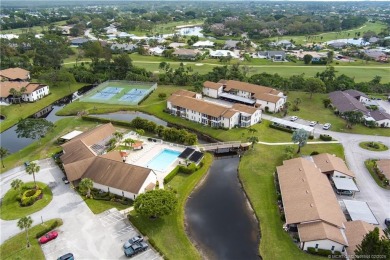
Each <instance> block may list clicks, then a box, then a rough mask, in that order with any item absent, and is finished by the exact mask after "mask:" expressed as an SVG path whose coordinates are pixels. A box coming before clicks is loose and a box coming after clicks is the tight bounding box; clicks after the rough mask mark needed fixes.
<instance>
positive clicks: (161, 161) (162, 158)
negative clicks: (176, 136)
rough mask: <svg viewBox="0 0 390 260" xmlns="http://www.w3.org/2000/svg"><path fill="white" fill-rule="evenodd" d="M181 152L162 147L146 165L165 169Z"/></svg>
mask: <svg viewBox="0 0 390 260" xmlns="http://www.w3.org/2000/svg"><path fill="white" fill-rule="evenodd" d="M180 154H181V152H178V151H173V150H169V149H164V150H163V151H161V152H160V153H159V154H158V155H156V156H155V157H154V158H153V159H152V160H150V161H149V162H148V164H147V166H148V167H149V168H151V169H153V170H156V171H165V170H166V168H168V166H170V165H171V164H172V163H173V162H174V161H175V160H176V159H177V157H179V155H180Z"/></svg>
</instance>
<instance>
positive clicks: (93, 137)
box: [62, 123, 115, 148]
mask: <svg viewBox="0 0 390 260" xmlns="http://www.w3.org/2000/svg"><path fill="white" fill-rule="evenodd" d="M113 133H115V128H114V126H113V125H112V124H111V123H108V124H104V125H100V126H98V127H96V128H94V129H91V130H89V131H87V132H84V133H82V134H80V135H78V136H76V137H75V138H73V139H72V140H70V141H69V142H67V143H65V144H63V145H62V147H63V148H65V147H66V146H67V145H69V144H71V143H73V142H75V141H77V140H82V141H83V143H84V144H85V145H87V146H91V145H93V144H96V143H98V142H99V141H101V140H104V139H106V138H108V137H109V136H111V135H112V134H113Z"/></svg>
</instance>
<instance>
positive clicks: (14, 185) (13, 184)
mask: <svg viewBox="0 0 390 260" xmlns="http://www.w3.org/2000/svg"><path fill="white" fill-rule="evenodd" d="M23 184H24V183H23V181H22V180H20V179H14V180H13V181H12V182H11V187H12V189H14V190H17V191H19V194H20V191H21V189H22V187H23Z"/></svg>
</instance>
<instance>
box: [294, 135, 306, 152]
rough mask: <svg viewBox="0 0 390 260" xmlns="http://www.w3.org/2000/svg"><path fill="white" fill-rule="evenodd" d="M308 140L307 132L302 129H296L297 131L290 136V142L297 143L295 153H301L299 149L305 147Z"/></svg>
mask: <svg viewBox="0 0 390 260" xmlns="http://www.w3.org/2000/svg"><path fill="white" fill-rule="evenodd" d="M308 138H309V132H307V131H305V130H303V129H298V130H295V131H294V133H293V135H292V141H293V142H294V143H298V151H297V153H300V152H301V148H302V147H303V146H305V145H306V143H307V139H308Z"/></svg>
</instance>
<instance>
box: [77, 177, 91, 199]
mask: <svg viewBox="0 0 390 260" xmlns="http://www.w3.org/2000/svg"><path fill="white" fill-rule="evenodd" d="M92 188H93V181H92V180H91V179H89V178H84V179H82V180H81V181H80V183H79V189H80V191H81V192H83V193H86V195H87V197H88V198H90V197H91V189H92Z"/></svg>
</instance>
